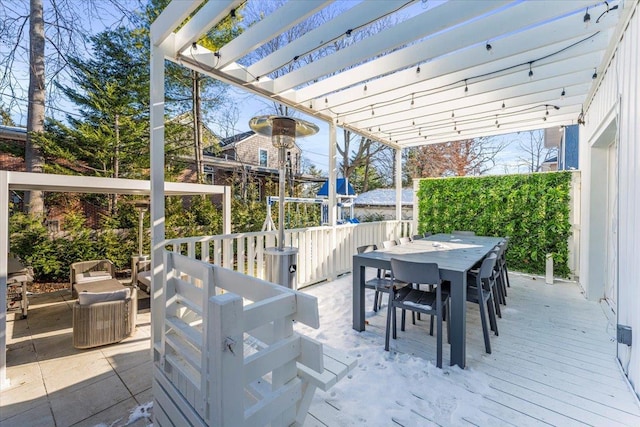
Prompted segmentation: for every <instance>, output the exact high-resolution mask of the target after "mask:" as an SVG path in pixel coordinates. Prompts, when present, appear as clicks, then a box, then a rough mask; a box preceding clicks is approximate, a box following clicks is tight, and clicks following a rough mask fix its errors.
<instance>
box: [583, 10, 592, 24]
mask: <svg viewBox="0 0 640 427" xmlns="http://www.w3.org/2000/svg"><path fill="white" fill-rule="evenodd" d="M582 22H584V25H585V27H588V26H589V22H591V15H589V8H587V10H586V12H585V13H584V16H583V17H582Z"/></svg>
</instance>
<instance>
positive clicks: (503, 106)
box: [502, 101, 506, 110]
mask: <svg viewBox="0 0 640 427" xmlns="http://www.w3.org/2000/svg"><path fill="white" fill-rule="evenodd" d="M505 107H506V105H505V104H504V101H502V109H503V110H504V109H505Z"/></svg>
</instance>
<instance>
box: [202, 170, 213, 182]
mask: <svg viewBox="0 0 640 427" xmlns="http://www.w3.org/2000/svg"><path fill="white" fill-rule="evenodd" d="M204 182H205V183H206V184H214V183H215V174H214V173H213V172H205V174H204Z"/></svg>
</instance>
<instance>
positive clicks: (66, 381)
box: [0, 290, 153, 426]
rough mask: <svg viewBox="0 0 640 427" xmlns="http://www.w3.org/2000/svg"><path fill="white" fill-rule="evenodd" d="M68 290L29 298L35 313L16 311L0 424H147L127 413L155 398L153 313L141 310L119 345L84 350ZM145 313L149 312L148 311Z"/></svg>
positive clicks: (10, 330)
mask: <svg viewBox="0 0 640 427" xmlns="http://www.w3.org/2000/svg"><path fill="white" fill-rule="evenodd" d="M74 301H75V300H72V299H71V293H70V292H69V291H68V290H64V291H57V292H52V293H46V294H36V295H32V296H31V297H30V305H29V315H28V317H27V319H20V314H19V312H10V313H9V315H8V322H7V335H8V336H7V377H8V378H9V379H10V381H11V384H10V387H9V388H8V389H7V390H3V391H2V398H1V399H0V424H1V425H5V424H6V425H12V426H95V425H98V424H101V423H106V424H107V425H111V424H112V423H114V422H115V421H116V420H119V421H118V422H117V423H116V425H133V426H142V425H147V424H149V423H150V420H145V419H139V420H138V421H136V422H134V423H131V424H128V423H127V421H128V414H129V411H130V410H132V409H134V408H136V407H137V406H139V405H142V404H144V403H146V402H150V401H152V400H153V397H152V394H151V359H150V353H149V337H150V323H149V320H150V315H151V313H150V311H149V310H148V309H147V310H143V311H142V312H139V313H138V317H137V328H136V332H135V334H134V335H133V336H131V337H129V338H127V339H126V340H124V341H122V342H121V343H118V344H116V345H110V346H104V347H98V348H95V349H89V350H78V349H75V348H74V347H73V345H72V310H71V308H72V305H73V303H74ZM145 311H146V312H145Z"/></svg>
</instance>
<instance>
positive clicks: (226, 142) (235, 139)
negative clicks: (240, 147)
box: [220, 130, 255, 147]
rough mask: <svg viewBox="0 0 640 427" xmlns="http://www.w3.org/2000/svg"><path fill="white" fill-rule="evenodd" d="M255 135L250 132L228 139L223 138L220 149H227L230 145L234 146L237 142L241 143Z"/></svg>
mask: <svg viewBox="0 0 640 427" xmlns="http://www.w3.org/2000/svg"><path fill="white" fill-rule="evenodd" d="M252 135H255V132H254V131H252V130H250V131H247V132H242V133H239V134H237V135H233V136H229V137H227V138H223V139H221V140H220V147H226V146H227V145H229V144H233V143H235V142H240V141H242V140H245V139H247V138H249V137H250V136H252Z"/></svg>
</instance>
